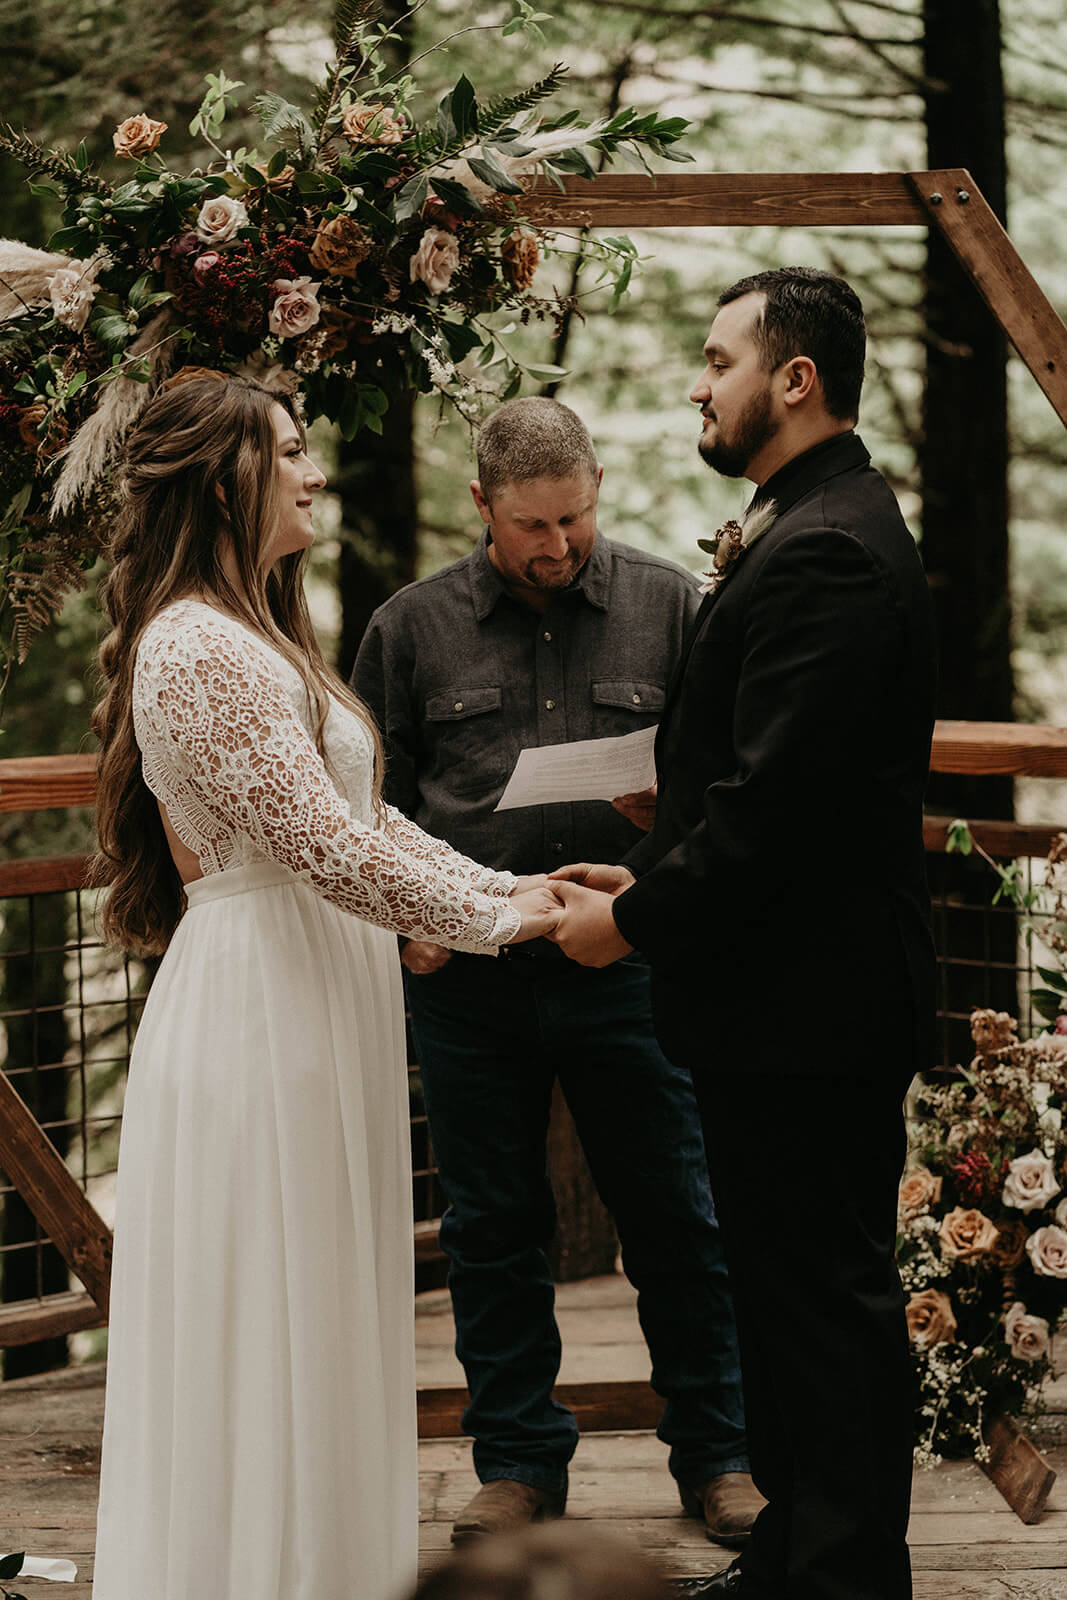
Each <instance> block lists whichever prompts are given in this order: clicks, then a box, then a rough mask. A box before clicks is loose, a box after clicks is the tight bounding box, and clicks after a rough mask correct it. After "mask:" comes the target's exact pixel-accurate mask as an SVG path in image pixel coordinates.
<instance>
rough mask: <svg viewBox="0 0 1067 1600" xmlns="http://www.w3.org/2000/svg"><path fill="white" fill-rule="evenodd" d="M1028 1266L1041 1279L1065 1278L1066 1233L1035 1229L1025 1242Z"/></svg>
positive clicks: (1066, 1264)
mask: <svg viewBox="0 0 1067 1600" xmlns="http://www.w3.org/2000/svg"><path fill="white" fill-rule="evenodd" d="M1026 1253H1027V1255H1028V1256H1029V1257H1030V1265H1031V1266H1032V1267H1033V1269H1034V1271H1035V1272H1036V1273H1037V1274H1038V1275H1039V1276H1040V1277H1042V1278H1067V1233H1064V1231H1063V1229H1062V1228H1057V1227H1046V1228H1037V1229H1035V1231H1034V1232H1033V1233H1032V1234H1031V1235H1030V1237H1029V1239H1028V1240H1027V1241H1026Z"/></svg>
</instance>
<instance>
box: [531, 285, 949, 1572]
mask: <svg viewBox="0 0 1067 1600" xmlns="http://www.w3.org/2000/svg"><path fill="white" fill-rule="evenodd" d="M719 307H720V309H719V312H718V315H717V316H716V318H715V321H714V323H713V325H712V328H711V332H710V334H709V337H708V341H707V344H706V346H705V351H704V354H705V357H706V362H707V365H706V367H705V370H704V373H703V375H702V377H701V378H700V380H699V381H698V383H697V384H696V386H695V388H694V389H693V391H692V393H691V395H690V399H691V400H692V401H693V402H694V404H696V405H698V406H699V407H700V411H701V416H702V418H703V430H702V435H701V440H700V453H701V455H702V456H703V458H704V460H705V461H706V462H707V463H708V465H709V466H712V467H714V468H715V469H716V470H717V471H719V472H721V473H724V474H725V475H726V476H728V477H746V478H749V479H751V481H752V482H754V483H755V484H756V485H757V489H756V493H755V496H754V497H753V503H752V506H751V508H750V513H751V514H747V515H746V519H745V525H744V526H743V527H742V528H740V529H739V528H738V527H737V526H736V525H735V526H734V527H733V528H730V526H729V525H728V526H727V530H726V532H725V534H724V536H723V538H722V539H721V540H720V542H719V547H718V550H717V552H716V557H715V562H714V564H713V575H712V580H711V590H710V592H709V593H707V594H706V596H705V599H704V601H703V604H702V606H701V609H700V611H699V612H698V614H697V618H696V621H695V623H694V625H693V627H692V629H691V630H690V633H689V636H688V640H687V644H686V647H685V649H684V650H683V659H682V665H681V667H680V668H679V670H678V672H677V673H676V675H675V678H674V681H673V683H672V686H671V688H670V690H669V692H668V697H667V704H666V706H665V709H664V714H663V718H662V722H661V725H660V732H659V736H658V740H657V749H656V756H657V767H658V771H659V803H658V809H657V815H656V822H655V827H654V829H653V831H652V832H651V833H650V834H649V835H648V836H647V837H646V838H645V840H643V841H642V842H641V843H639V844H638V845H637V846H636V847H635V848H634V849H633V850H632V851H631V852H630V853H629V855H628V856H627V857H626V865H625V866H623V867H604V866H589V865H588V864H582V865H579V866H576V867H570V868H563V869H561V873H560V877H561V878H563V879H568V878H569V879H570V880H571V881H570V882H567V881H563V882H561V883H560V885H559V889H560V893H561V895H562V896H563V897H564V898H565V900H566V906H567V909H566V912H565V914H564V917H563V920H562V922H561V925H560V928H559V930H558V933H557V939H558V942H559V943H560V944H561V945H562V947H563V949H564V950H565V951H566V952H567V953H568V954H569V955H571V956H573V957H574V958H575V959H576V960H578V961H580V962H582V963H583V964H586V965H590V966H604V965H607V964H609V963H611V962H613V961H615V960H618V959H619V958H620V957H621V956H624V955H626V954H627V953H628V952H629V951H630V950H631V949H632V948H635V949H638V950H640V951H641V952H642V953H643V954H644V955H645V956H646V957H647V958H648V959H649V961H650V962H651V965H652V969H653V986H654V987H653V993H654V1002H655V1017H656V1029H657V1033H658V1035H659V1038H660V1041H661V1043H662V1045H663V1047H664V1050H665V1052H666V1053H667V1055H668V1056H669V1057H670V1058H671V1059H672V1060H673V1061H675V1062H677V1063H679V1064H681V1065H684V1066H687V1067H688V1068H689V1069H690V1070H691V1072H692V1074H693V1078H694V1082H695V1084H696V1089H697V1096H698V1099H699V1102H700V1106H701V1112H702V1115H703V1119H704V1131H705V1139H706V1142H707V1147H708V1160H709V1165H710V1168H711V1176H712V1187H713V1191H714V1194H715V1203H716V1209H717V1211H718V1214H719V1218H720V1222H721V1226H722V1231H723V1239H724V1243H725V1246H726V1250H727V1258H728V1262H729V1268H730V1275H731V1280H732V1283H733V1288H734V1297H735V1302H736V1307H737V1320H738V1327H739V1333H740V1340H741V1357H742V1372H743V1377H744V1386H745V1405H746V1411H747V1414H748V1423H749V1446H750V1453H751V1460H752V1472H753V1476H754V1478H755V1481H756V1484H757V1486H758V1487H759V1489H760V1490H761V1491H762V1492H763V1494H764V1495H766V1497H767V1499H768V1501H769V1504H768V1506H767V1507H766V1509H765V1510H764V1511H763V1512H762V1513H761V1515H760V1517H759V1518H758V1520H757V1522H756V1526H755V1528H754V1530H753V1533H752V1536H751V1539H750V1542H749V1544H748V1546H747V1548H746V1549H745V1551H744V1553H743V1555H742V1556H741V1557H740V1558H739V1560H738V1561H736V1562H735V1563H734V1564H733V1566H732V1567H731V1568H730V1569H729V1570H728V1571H727V1572H725V1573H723V1574H720V1575H719V1577H718V1578H717V1579H715V1580H713V1585H712V1588H711V1589H709V1592H719V1593H723V1594H730V1595H736V1596H739V1597H743V1600H792V1597H798V1600H799V1597H801V1596H803V1600H907V1597H908V1596H909V1595H910V1594H911V1578H910V1570H909V1561H908V1551H907V1544H906V1538H905V1535H906V1529H907V1522H908V1503H909V1493H910V1485H911V1428H912V1411H913V1394H912V1384H911V1375H910V1363H909V1357H908V1349H907V1338H906V1332H905V1324H904V1315H903V1304H904V1302H903V1295H902V1293H901V1287H900V1281H899V1278H898V1276H897V1272H896V1267H895V1265H894V1260H893V1250H894V1240H895V1231H896V1229H895V1221H896V1191H897V1184H898V1179H899V1174H900V1168H901V1165H902V1161H903V1156H904V1150H905V1136H904V1124H903V1117H902V1109H901V1102H902V1099H903V1096H904V1094H905V1092H906V1090H907V1088H908V1085H909V1083H910V1081H911V1078H912V1076H913V1074H914V1073H915V1072H916V1071H918V1070H920V1069H922V1068H924V1067H926V1066H927V1065H928V1064H929V1063H930V1062H931V1060H932V1054H933V1042H932V1041H933V1013H934V956H933V948H932V944H931V939H930V933H929V927H928V900H927V891H926V884H925V877H924V856H923V843H922V830H921V809H922V793H923V784H924V780H925V777H926V772H927V766H928V761H929V752H930V737H931V732H932V726H933V695H934V664H933V654H934V651H933V634H932V623H931V611H930V605H929V599H928V595H927V592H926V585H925V581H924V578H923V573H922V569H921V567H920V564H919V560H918V557H917V555H916V551H915V546H914V543H913V541H912V538H911V535H910V534H909V533H908V530H907V528H906V527H905V525H904V522H903V520H902V518H901V515H900V511H899V508H898V506H897V503H896V500H895V499H894V497H893V494H892V492H891V491H890V489H889V488H888V486H887V484H886V483H885V480H884V479H883V478H882V477H881V475H880V474H879V473H878V472H876V471H875V470H874V468H873V467H872V466H871V464H870V457H869V456H868V453H867V451H866V449H865V448H864V446H863V444H862V442H861V441H860V439H859V438H858V436H857V434H856V433H855V431H854V429H855V423H856V418H857V414H858V409H859V396H860V386H861V383H862V379H863V360H864V345H865V334H864V326H863V313H862V308H861V306H860V303H859V300H858V299H857V297H856V295H855V293H854V292H853V291H852V289H851V288H850V287H849V286H848V285H847V284H846V283H844V282H842V280H841V279H839V278H834V277H831V276H830V275H829V274H827V273H823V272H817V271H814V270H812V269H810V268H783V269H780V270H777V271H773V272H763V273H759V274H757V275H756V276H754V277H751V278H746V279H743V280H742V281H741V282H739V283H736V284H734V285H733V287H732V288H730V289H728V290H727V291H726V292H725V293H724V294H723V295H722V296H721V297H720V300H719ZM772 515H773V518H774V520H773V521H770V525H769V527H768V526H767V524H768V521H769V519H770V518H771V516H772ZM627 868H629V870H627Z"/></svg>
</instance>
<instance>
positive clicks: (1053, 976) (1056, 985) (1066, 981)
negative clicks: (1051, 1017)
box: [1034, 967, 1067, 994]
mask: <svg viewBox="0 0 1067 1600" xmlns="http://www.w3.org/2000/svg"><path fill="white" fill-rule="evenodd" d="M1034 971H1035V972H1036V973H1038V975H1039V976H1040V977H1042V978H1044V980H1045V982H1046V983H1047V984H1048V986H1049V988H1051V989H1055V990H1056V991H1057V992H1058V993H1059V994H1067V977H1065V976H1064V974H1063V973H1062V972H1056V971H1055V969H1054V968H1052V967H1035V968H1034Z"/></svg>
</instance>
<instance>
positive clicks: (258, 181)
mask: <svg viewBox="0 0 1067 1600" xmlns="http://www.w3.org/2000/svg"><path fill="white" fill-rule="evenodd" d="M241 176H242V177H243V178H244V180H245V182H246V183H247V184H248V186H249V188H250V189H265V188H266V187H267V179H266V176H265V174H264V173H262V172H260V170H259V168H258V167H254V166H252V164H251V162H249V161H246V162H245V164H244V166H243V167H242V168H241Z"/></svg>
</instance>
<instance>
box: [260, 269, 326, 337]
mask: <svg viewBox="0 0 1067 1600" xmlns="http://www.w3.org/2000/svg"><path fill="white" fill-rule="evenodd" d="M272 287H273V288H275V289H277V291H278V298H277V300H275V302H274V304H273V305H272V306H271V308H270V317H269V318H268V322H269V326H270V331H271V333H276V334H277V335H278V337H279V338H281V339H296V338H297V337H298V336H299V335H300V334H302V333H307V331H308V329H309V328H313V327H314V326H315V324H316V322H318V320H319V317H320V316H321V314H322V307H321V306H320V305H319V290H320V289H321V288H322V284H321V283H312V281H311V279H310V278H275V280H274V283H273V285H272Z"/></svg>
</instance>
